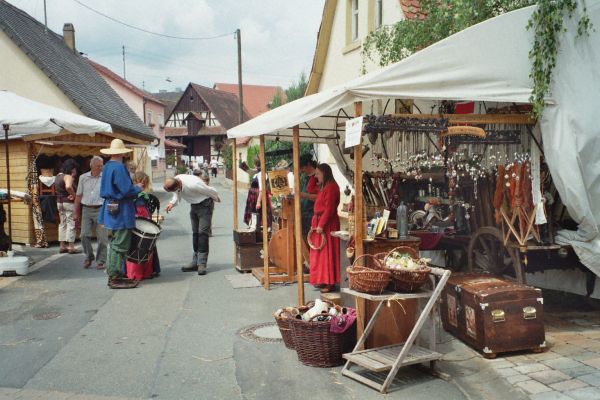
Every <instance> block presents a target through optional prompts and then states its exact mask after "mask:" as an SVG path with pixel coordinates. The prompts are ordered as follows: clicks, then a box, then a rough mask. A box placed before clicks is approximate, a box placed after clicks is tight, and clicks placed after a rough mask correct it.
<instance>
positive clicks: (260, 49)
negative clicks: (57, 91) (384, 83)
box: [8, 0, 324, 92]
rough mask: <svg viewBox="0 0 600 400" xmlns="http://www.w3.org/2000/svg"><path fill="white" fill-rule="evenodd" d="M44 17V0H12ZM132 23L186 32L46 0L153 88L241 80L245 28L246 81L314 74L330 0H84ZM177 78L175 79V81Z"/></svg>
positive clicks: (84, 43) (89, 49) (52, 14)
mask: <svg viewBox="0 0 600 400" xmlns="http://www.w3.org/2000/svg"><path fill="white" fill-rule="evenodd" d="M8 1H9V2H10V3H12V4H14V5H15V6H16V7H19V8H20V9H22V10H24V11H25V12H27V13H29V14H30V15H31V16H33V17H34V18H36V19H38V20H39V21H41V22H43V21H44V6H43V4H44V3H43V0H8ZM78 1H79V2H81V3H84V4H86V5H88V6H89V7H92V8H94V9H96V10H98V11H99V12H101V13H104V14H106V15H108V16H110V17H112V18H116V19H118V20H121V21H124V22H126V23H128V24H130V25H134V26H136V27H139V28H143V29H146V30H150V31H153V32H158V33H164V34H168V35H172V36H182V37H212V36H217V35H222V34H228V33H229V35H227V36H225V37H221V38H218V39H212V40H177V39H169V38H163V37H158V36H154V35H150V34H147V33H144V32H139V31H137V30H134V29H131V28H128V27H126V26H123V25H121V24H119V23H116V22H113V21H111V20H110V19H107V18H105V17H103V16H100V15H98V14H95V13H94V12H92V11H90V10H89V9H87V8H85V7H83V6H82V5H80V4H78V3H77V1H75V0H47V16H48V27H49V28H50V29H52V30H53V31H55V32H57V33H59V34H61V35H62V27H63V24H64V23H65V22H71V23H73V24H74V26H75V41H76V47H77V50H79V51H80V52H83V53H84V54H85V55H86V56H87V57H89V58H91V59H92V60H94V61H96V62H98V63H100V64H102V65H105V66H106V67H108V68H110V69H112V70H113V71H114V72H116V73H118V74H119V75H120V76H123V55H122V46H125V74H126V78H127V80H128V81H130V82H132V83H133V84H135V85H137V86H139V87H143V88H144V89H146V90H148V91H150V92H157V91H159V90H161V89H162V90H174V89H176V88H185V86H186V85H187V84H188V83H189V82H195V83H199V84H201V85H205V86H212V85H213V84H214V83H215V82H228V83H237V41H236V40H235V39H234V34H233V32H234V31H235V30H236V29H238V28H239V29H241V37H242V65H243V69H242V76H243V81H244V83H245V84H258V85H279V86H282V87H284V88H285V87H287V86H289V85H290V84H291V83H292V82H294V81H297V80H298V77H299V76H300V73H302V72H305V73H306V74H307V75H308V74H309V73H310V68H311V65H312V59H313V55H314V50H315V45H316V39H317V33H318V30H319V25H320V23H321V14H322V11H323V4H324V0H168V1H165V0H126V1H124V0H78ZM169 81H170V82H169Z"/></svg>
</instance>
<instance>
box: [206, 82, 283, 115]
mask: <svg viewBox="0 0 600 400" xmlns="http://www.w3.org/2000/svg"><path fill="white" fill-rule="evenodd" d="M214 88H215V89H217V90H222V91H224V92H228V93H231V94H234V95H235V96H236V97H237V96H238V85H237V83H235V84H234V83H215V85H214ZM242 90H243V94H244V107H245V108H246V110H247V111H248V114H249V115H250V118H254V117H257V116H259V115H260V114H262V113H265V112H267V111H269V104H270V103H271V101H272V100H273V97H275V94H276V93H277V92H279V93H280V94H281V96H282V98H283V100H284V101H285V92H284V91H283V89H282V88H281V87H280V86H262V85H242Z"/></svg>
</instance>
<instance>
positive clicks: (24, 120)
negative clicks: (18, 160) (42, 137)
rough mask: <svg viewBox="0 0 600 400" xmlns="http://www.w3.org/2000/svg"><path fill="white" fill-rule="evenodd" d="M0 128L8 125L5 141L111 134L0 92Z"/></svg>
mask: <svg viewBox="0 0 600 400" xmlns="http://www.w3.org/2000/svg"><path fill="white" fill-rule="evenodd" d="M0 125H3V126H4V125H8V126H9V129H8V139H16V138H20V137H23V136H26V135H32V134H40V133H60V132H62V131H68V132H71V133H88V134H94V133H95V132H112V128H111V127H110V125H109V124H107V123H105V122H101V121H97V120H95V119H91V118H88V117H84V116H83V115H77V114H75V113H72V112H69V111H65V110H61V109H60V108H56V107H52V106H48V105H46V104H42V103H38V102H37V101H33V100H29V99H27V98H25V97H21V96H18V95H16V94H15V93H12V92H9V91H6V90H0Z"/></svg>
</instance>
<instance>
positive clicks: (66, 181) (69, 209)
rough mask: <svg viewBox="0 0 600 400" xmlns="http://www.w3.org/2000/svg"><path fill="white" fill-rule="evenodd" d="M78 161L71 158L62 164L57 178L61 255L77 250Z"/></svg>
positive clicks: (74, 252)
mask: <svg viewBox="0 0 600 400" xmlns="http://www.w3.org/2000/svg"><path fill="white" fill-rule="evenodd" d="M78 169H79V164H77V161H75V160H73V159H72V158H69V159H67V160H65V162H64V163H63V164H62V167H61V170H60V173H59V174H58V175H57V176H56V180H55V183H54V184H55V186H56V202H57V205H58V216H59V218H60V223H59V225H58V241H59V242H60V249H59V252H60V253H67V252H68V253H69V254H76V253H79V252H80V251H79V250H76V249H75V239H76V235H77V232H76V229H75V218H74V217H73V211H74V210H75V196H76V190H77V170H78Z"/></svg>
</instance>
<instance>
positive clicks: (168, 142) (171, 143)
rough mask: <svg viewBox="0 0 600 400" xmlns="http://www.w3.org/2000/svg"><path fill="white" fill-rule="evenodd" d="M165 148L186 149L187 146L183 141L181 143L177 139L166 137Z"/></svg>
mask: <svg viewBox="0 0 600 400" xmlns="http://www.w3.org/2000/svg"><path fill="white" fill-rule="evenodd" d="M165 148H167V149H185V148H187V146H186V145H185V144H183V143H179V142H178V141H177V140H169V139H165Z"/></svg>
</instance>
